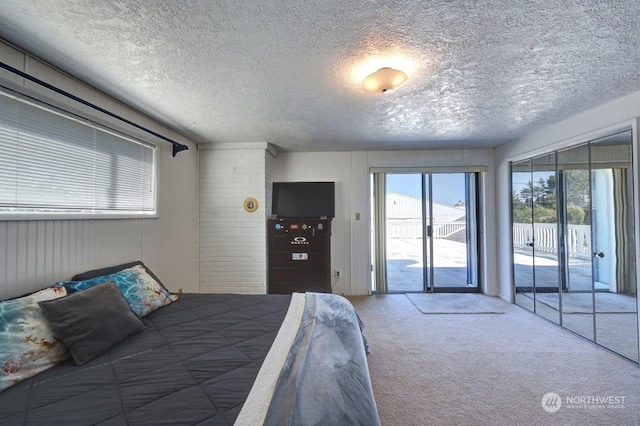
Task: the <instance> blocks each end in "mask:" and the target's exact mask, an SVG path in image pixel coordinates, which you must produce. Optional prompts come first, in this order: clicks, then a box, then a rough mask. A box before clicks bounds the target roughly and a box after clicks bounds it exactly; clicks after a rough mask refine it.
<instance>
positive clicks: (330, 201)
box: [271, 182, 336, 219]
mask: <svg viewBox="0 0 640 426" xmlns="http://www.w3.org/2000/svg"><path fill="white" fill-rule="evenodd" d="M335 194H336V184H335V182H274V183H273V199H272V204H271V213H272V214H273V215H274V216H275V217H277V218H284V219H286V218H295V219H300V218H320V217H326V218H331V219H332V218H334V217H335V215H336V202H335Z"/></svg>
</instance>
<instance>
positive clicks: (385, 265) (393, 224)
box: [374, 172, 480, 292]
mask: <svg viewBox="0 0 640 426" xmlns="http://www.w3.org/2000/svg"><path fill="white" fill-rule="evenodd" d="M375 180H376V181H377V182H378V183H377V185H375V187H376V191H374V199H376V200H377V204H378V207H377V208H375V209H374V211H375V212H377V214H376V216H375V225H374V227H375V229H376V230H377V232H376V238H375V242H376V245H378V246H380V248H379V250H376V253H377V255H376V259H375V260H376V262H375V263H376V264H377V265H378V268H377V269H378V271H377V273H376V283H377V285H376V287H377V288H376V290H377V291H378V292H424V291H479V290H480V287H479V285H478V264H479V262H478V217H477V215H478V213H477V212H478V210H477V200H478V195H477V191H478V190H477V188H478V177H477V173H419V172H411V173H391V172H386V173H376V174H375ZM381 204H383V205H384V207H381V206H380V205H381Z"/></svg>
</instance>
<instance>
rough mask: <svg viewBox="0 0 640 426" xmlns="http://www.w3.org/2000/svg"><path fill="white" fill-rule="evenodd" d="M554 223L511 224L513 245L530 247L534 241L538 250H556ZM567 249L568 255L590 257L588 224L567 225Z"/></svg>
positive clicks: (555, 226) (552, 251) (556, 234)
mask: <svg viewBox="0 0 640 426" xmlns="http://www.w3.org/2000/svg"><path fill="white" fill-rule="evenodd" d="M557 226H558V225H557V224H555V223H534V224H533V228H532V227H531V224H529V223H514V224H513V247H515V248H521V249H531V246H528V245H527V244H530V243H534V244H535V245H534V247H535V249H536V251H538V252H546V253H557V252H558V231H557ZM567 249H568V251H569V257H575V258H580V259H590V258H591V227H590V226H589V225H567Z"/></svg>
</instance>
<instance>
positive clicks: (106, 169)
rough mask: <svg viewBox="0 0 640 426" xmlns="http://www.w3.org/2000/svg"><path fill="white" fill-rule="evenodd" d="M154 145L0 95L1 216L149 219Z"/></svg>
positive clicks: (153, 202)
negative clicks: (139, 216)
mask: <svg viewBox="0 0 640 426" xmlns="http://www.w3.org/2000/svg"><path fill="white" fill-rule="evenodd" d="M155 150H156V148H155V146H153V145H151V144H147V143H144V142H141V141H137V140H134V139H132V138H129V137H126V136H124V135H121V134H118V133H117V132H115V131H111V130H109V129H106V128H104V127H101V126H99V125H97V124H95V123H92V122H90V121H87V120H83V119H80V118H78V117H76V116H74V115H72V114H69V113H66V112H63V111H60V110H57V109H55V108H53V107H51V106H48V105H44V104H40V103H39V102H37V101H33V100H31V99H28V98H26V97H24V98H23V97H22V96H20V95H15V94H12V93H9V92H5V91H4V90H2V91H0V219H1V218H2V217H4V216H7V215H14V214H20V213H30V214H33V213H36V214H37V213H45V214H46V213H56V214H65V213H67V214H73V215H78V214H79V215H90V216H94V215H104V214H108V215H110V216H111V215H116V216H118V215H122V216H131V215H148V214H154V213H155V211H156V185H155V162H156V159H155V156H156V154H155Z"/></svg>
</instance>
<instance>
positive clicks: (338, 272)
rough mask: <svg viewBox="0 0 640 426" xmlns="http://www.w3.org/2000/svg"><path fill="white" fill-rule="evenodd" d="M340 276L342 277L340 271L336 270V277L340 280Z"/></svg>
mask: <svg viewBox="0 0 640 426" xmlns="http://www.w3.org/2000/svg"><path fill="white" fill-rule="evenodd" d="M340 275H342V271H341V270H340V269H336V277H338V278H340Z"/></svg>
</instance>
